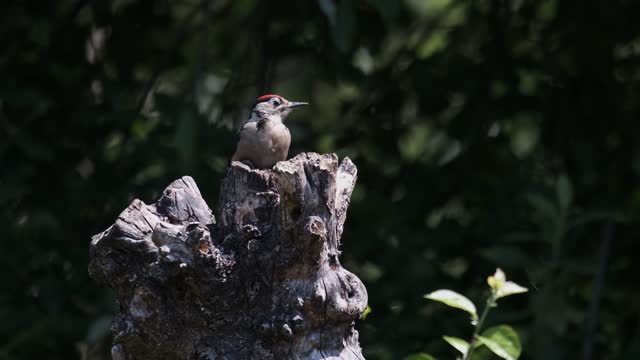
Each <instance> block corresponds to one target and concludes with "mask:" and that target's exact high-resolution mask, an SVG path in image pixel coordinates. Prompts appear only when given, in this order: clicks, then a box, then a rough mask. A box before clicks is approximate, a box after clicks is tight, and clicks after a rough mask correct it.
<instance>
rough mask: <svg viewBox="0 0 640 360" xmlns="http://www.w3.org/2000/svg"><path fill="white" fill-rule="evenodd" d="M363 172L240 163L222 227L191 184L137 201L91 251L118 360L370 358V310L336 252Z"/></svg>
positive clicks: (330, 161)
mask: <svg viewBox="0 0 640 360" xmlns="http://www.w3.org/2000/svg"><path fill="white" fill-rule="evenodd" d="M355 181H356V167H355V166H354V165H353V163H352V162H351V160H349V159H348V158H346V159H344V160H343V161H342V163H340V164H339V165H338V159H337V157H336V156H335V155H319V154H315V153H305V154H300V155H298V156H296V157H295V158H293V159H291V160H289V161H286V162H280V163H278V164H276V166H275V167H274V169H272V170H253V169H250V168H249V167H247V166H246V165H244V164H241V163H237V162H234V163H233V165H232V166H231V167H230V168H229V170H228V172H227V176H226V177H225V179H224V180H223V183H222V187H221V191H220V211H219V222H218V223H216V221H215V219H214V217H213V214H212V211H211V210H210V209H209V207H208V206H207V204H206V203H205V201H204V200H203V199H202V197H201V195H200V191H199V190H198V187H197V186H196V184H195V182H194V181H193V179H192V178H190V177H183V178H182V179H180V180H177V181H175V182H173V183H172V184H171V185H169V187H167V188H166V189H165V191H164V193H163V194H162V197H161V198H160V199H159V200H158V201H157V202H156V203H155V204H153V205H146V204H144V203H143V202H142V201H140V200H134V201H133V202H132V203H131V204H130V205H129V207H128V208H127V209H125V210H124V212H122V214H120V216H119V217H118V219H117V220H116V222H115V224H114V225H112V226H111V227H109V228H108V229H107V230H105V231H104V232H102V233H100V234H97V235H95V236H94V237H93V239H92V241H91V260H90V264H89V273H90V274H91V276H92V277H93V278H94V279H95V280H96V281H98V282H100V283H102V284H106V285H107V286H109V287H111V288H113V290H114V291H115V295H116V299H117V302H118V305H119V311H118V313H117V314H116V317H115V319H114V321H113V324H112V326H111V329H112V332H113V336H114V345H113V347H112V356H113V358H114V359H127V360H134V359H305V360H306V359H309V360H310V359H364V358H363V356H362V353H361V350H360V346H359V344H358V332H357V331H356V330H355V329H354V322H355V320H356V319H358V318H359V317H360V315H361V314H362V312H363V311H364V309H365V307H366V304H367V292H366V289H365V287H364V285H363V284H362V282H361V281H360V280H359V279H358V278H357V277H356V276H355V275H353V274H352V273H350V272H348V271H347V270H345V269H344V268H342V266H341V265H340V261H339V259H338V255H339V254H340V251H339V250H338V248H339V245H340V236H341V234H342V229H343V224H344V221H345V217H346V212H347V207H348V205H349V200H350V197H351V192H352V191H353V187H354V186H355Z"/></svg>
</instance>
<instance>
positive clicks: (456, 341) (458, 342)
mask: <svg viewBox="0 0 640 360" xmlns="http://www.w3.org/2000/svg"><path fill="white" fill-rule="evenodd" d="M442 338H443V339H444V341H446V342H447V343H449V345H451V346H453V347H454V348H455V349H456V350H458V351H460V352H461V353H462V355H463V356H464V355H466V354H467V351H469V343H468V342H466V341H465V340H462V339H460V338H457V337H453V336H446V335H445V336H443V337H442Z"/></svg>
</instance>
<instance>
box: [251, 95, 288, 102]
mask: <svg viewBox="0 0 640 360" xmlns="http://www.w3.org/2000/svg"><path fill="white" fill-rule="evenodd" d="M274 97H277V98H280V99H284V98H283V97H282V96H280V95H275V94H266V95H262V96H260V97H259V98H257V99H256V102H263V101H268V100H269V99H271V98H274Z"/></svg>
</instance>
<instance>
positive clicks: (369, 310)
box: [360, 306, 372, 320]
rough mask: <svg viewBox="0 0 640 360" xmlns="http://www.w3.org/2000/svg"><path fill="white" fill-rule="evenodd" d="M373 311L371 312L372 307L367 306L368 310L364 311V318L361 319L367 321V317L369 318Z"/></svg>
mask: <svg viewBox="0 0 640 360" xmlns="http://www.w3.org/2000/svg"><path fill="white" fill-rule="evenodd" d="M371 311H372V310H371V306H367V308H366V309H364V311H363V312H362V316H360V319H362V320H364V319H366V318H367V316H368V315H369V314H371Z"/></svg>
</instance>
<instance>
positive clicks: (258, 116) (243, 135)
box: [231, 94, 308, 169]
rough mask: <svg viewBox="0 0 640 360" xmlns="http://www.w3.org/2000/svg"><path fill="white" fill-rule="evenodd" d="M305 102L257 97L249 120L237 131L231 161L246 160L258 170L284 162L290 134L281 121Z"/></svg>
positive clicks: (276, 96) (273, 97)
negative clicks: (236, 141) (234, 149)
mask: <svg viewBox="0 0 640 360" xmlns="http://www.w3.org/2000/svg"><path fill="white" fill-rule="evenodd" d="M303 105H308V103H306V102H294V101H288V100H287V99H285V98H283V97H282V96H280V95H273V94H267V95H262V96H260V97H259V98H258V99H257V100H256V103H255V104H254V105H253V109H252V110H251V115H250V116H249V119H248V120H247V121H245V122H244V124H242V126H241V127H240V130H238V143H237V145H236V151H235V153H234V154H233V156H232V157H231V161H249V162H251V164H252V165H253V166H255V167H257V168H258V169H268V168H271V167H272V166H273V165H275V164H276V163H277V162H278V161H283V160H286V159H287V154H288V153H289V145H291V134H290V133H289V129H287V127H286V126H285V125H284V123H283V121H284V119H285V118H286V117H287V116H288V115H289V114H290V113H291V111H292V110H293V109H294V108H296V107H299V106H303Z"/></svg>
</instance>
